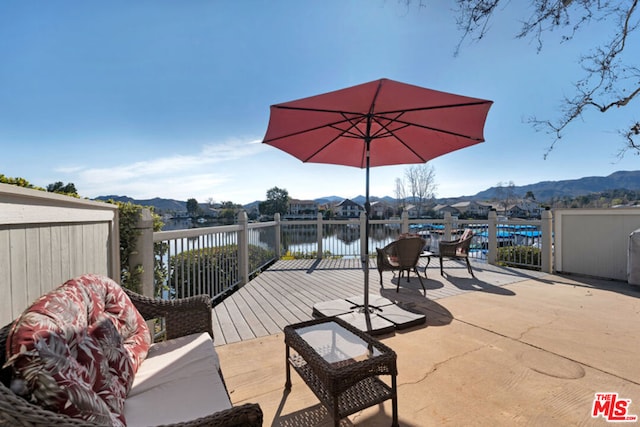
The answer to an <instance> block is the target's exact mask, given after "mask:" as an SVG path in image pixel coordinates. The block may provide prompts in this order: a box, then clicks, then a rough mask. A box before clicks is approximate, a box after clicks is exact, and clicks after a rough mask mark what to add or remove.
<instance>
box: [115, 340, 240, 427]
mask: <svg viewBox="0 0 640 427" xmlns="http://www.w3.org/2000/svg"><path fill="white" fill-rule="evenodd" d="M219 368H220V362H219V359H218V355H217V353H216V351H215V347H214V346H213V340H211V337H210V336H209V334H207V333H202V334H193V335H189V336H186V337H181V338H177V339H174V340H170V341H166V342H161V343H156V344H153V345H152V346H151V348H150V349H149V354H148V355H147V358H146V359H145V361H144V362H143V363H142V365H140V368H139V369H138V372H137V373H136V376H135V379H134V381H133V385H132V386H131V391H130V392H129V395H128V396H127V399H126V401H125V404H124V416H125V419H126V420H127V426H129V427H132V426H150V425H158V424H170V423H178V422H185V421H191V420H194V419H196V418H199V417H204V416H207V415H210V414H212V413H215V412H218V411H221V410H223V409H228V408H231V406H232V405H231V401H230V400H229V396H228V394H227V391H226V389H225V387H224V383H223V382H222V379H221V378H220V375H219V373H218V369H219ZM168 402H172V403H170V404H169V403H168Z"/></svg>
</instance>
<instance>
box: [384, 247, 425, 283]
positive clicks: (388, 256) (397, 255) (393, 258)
mask: <svg viewBox="0 0 640 427" xmlns="http://www.w3.org/2000/svg"><path fill="white" fill-rule="evenodd" d="M426 243H427V242H426V241H425V240H424V239H423V238H422V237H420V236H415V237H408V238H403V239H398V240H395V241H393V242H391V243H389V244H388V245H387V246H385V247H384V248H382V249H380V248H376V251H377V252H378V258H377V265H378V272H379V273H380V287H382V272H383V271H399V272H400V277H402V275H403V273H404V272H405V271H406V272H407V282H408V281H409V272H410V271H411V270H413V271H414V272H415V273H416V275H417V276H418V279H419V280H420V285H422V289H423V290H424V291H425V292H426V289H425V287H424V283H423V282H422V277H421V276H420V273H418V261H419V260H420V254H421V253H422V249H423V248H424V246H425V245H426ZM399 290H400V280H399V279H398V287H397V288H396V292H398V291H399Z"/></svg>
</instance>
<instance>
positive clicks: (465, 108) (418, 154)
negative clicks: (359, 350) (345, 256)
mask: <svg viewBox="0 0 640 427" xmlns="http://www.w3.org/2000/svg"><path fill="white" fill-rule="evenodd" d="M491 104H492V101H487V100H484V99H478V98H470V97H467V96H461V95H455V94H451V93H446V92H439V91H436V90H432V89H426V88H422V87H419V86H414V85H410V84H406V83H401V82H396V81H393V80H389V79H380V80H376V81H372V82H369V83H363V84H360V85H357V86H352V87H349V88H346V89H340V90H337V91H334V92H328V93H325V94H322V95H316V96H311V97H309V98H303V99H299V100H296V101H290V102H285V103H282V104H276V105H272V106H271V115H270V118H269V126H268V128H267V132H266V134H265V137H264V140H263V141H262V142H263V143H265V144H269V145H273V146H274V147H277V148H279V149H281V150H283V151H285V152H287V153H289V154H291V155H293V156H295V157H297V158H298V159H300V160H302V161H303V162H312V163H327V164H336V165H345V166H354V167H359V168H366V194H365V197H366V203H365V210H366V218H367V219H366V229H365V245H364V247H365V251H364V252H365V253H364V256H363V263H365V265H364V272H365V293H364V312H365V313H367V315H368V313H369V304H368V296H369V292H368V289H369V274H368V273H369V249H368V243H369V211H370V208H369V206H370V205H369V168H370V167H373V166H386V165H399V164H410V163H425V162H427V161H429V160H431V159H433V158H436V157H438V156H441V155H443V154H445V153H449V152H452V151H456V150H459V149H461V148H464V147H468V146H470V145H474V144H478V143H480V142H482V141H484V135H483V129H484V123H485V120H486V117H487V114H488V112H489V108H490V107H491Z"/></svg>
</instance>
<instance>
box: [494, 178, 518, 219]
mask: <svg viewBox="0 0 640 427" xmlns="http://www.w3.org/2000/svg"><path fill="white" fill-rule="evenodd" d="M515 187H516V186H515V184H514V183H513V181H509V183H508V184H506V183H502V182H499V183H498V184H496V192H495V200H496V201H497V202H498V205H502V207H503V212H504V214H505V215H506V214H507V210H508V209H509V206H511V204H513V203H514V202H515V200H516V191H515Z"/></svg>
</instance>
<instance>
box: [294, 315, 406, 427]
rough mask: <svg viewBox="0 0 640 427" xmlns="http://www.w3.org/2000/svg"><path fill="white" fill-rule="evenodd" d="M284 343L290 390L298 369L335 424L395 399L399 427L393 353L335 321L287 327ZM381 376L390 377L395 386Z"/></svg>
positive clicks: (366, 336) (395, 423)
mask: <svg viewBox="0 0 640 427" xmlns="http://www.w3.org/2000/svg"><path fill="white" fill-rule="evenodd" d="M284 340H285V346H286V366H287V372H286V375H287V380H286V383H285V388H286V389H287V390H290V389H291V367H293V369H295V370H296V372H298V374H299V375H300V377H301V378H302V379H303V380H304V381H305V383H307V385H308V386H309V388H310V389H311V390H312V391H313V392H314V393H315V395H316V396H317V397H318V399H319V400H320V402H321V403H322V404H323V405H324V406H325V407H326V408H327V410H328V411H329V413H330V414H331V415H332V417H333V420H334V424H335V426H338V425H339V424H340V420H341V419H342V418H344V417H346V416H348V415H351V414H353V413H355V412H358V411H360V410H362V409H365V408H367V407H369V406H372V405H375V404H378V403H381V402H384V401H385V400H388V399H391V400H392V408H393V424H392V426H398V393H397V384H396V376H397V367H396V353H395V352H394V351H393V350H391V349H390V348H389V347H387V346H386V345H384V344H382V343H381V342H379V341H378V340H376V339H374V338H372V337H371V336H369V335H368V334H366V333H363V332H362V331H360V330H359V329H356V328H354V327H352V326H351V325H349V324H348V323H346V322H344V321H342V320H340V319H336V318H321V319H314V320H310V321H307V322H302V323H297V324H294V325H289V326H286V327H285V328H284ZM291 349H293V350H294V351H293V352H292V351H291ZM380 375H389V376H390V377H391V386H389V385H387V384H386V383H385V382H383V381H382V380H381V379H380V378H379V376H380Z"/></svg>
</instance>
